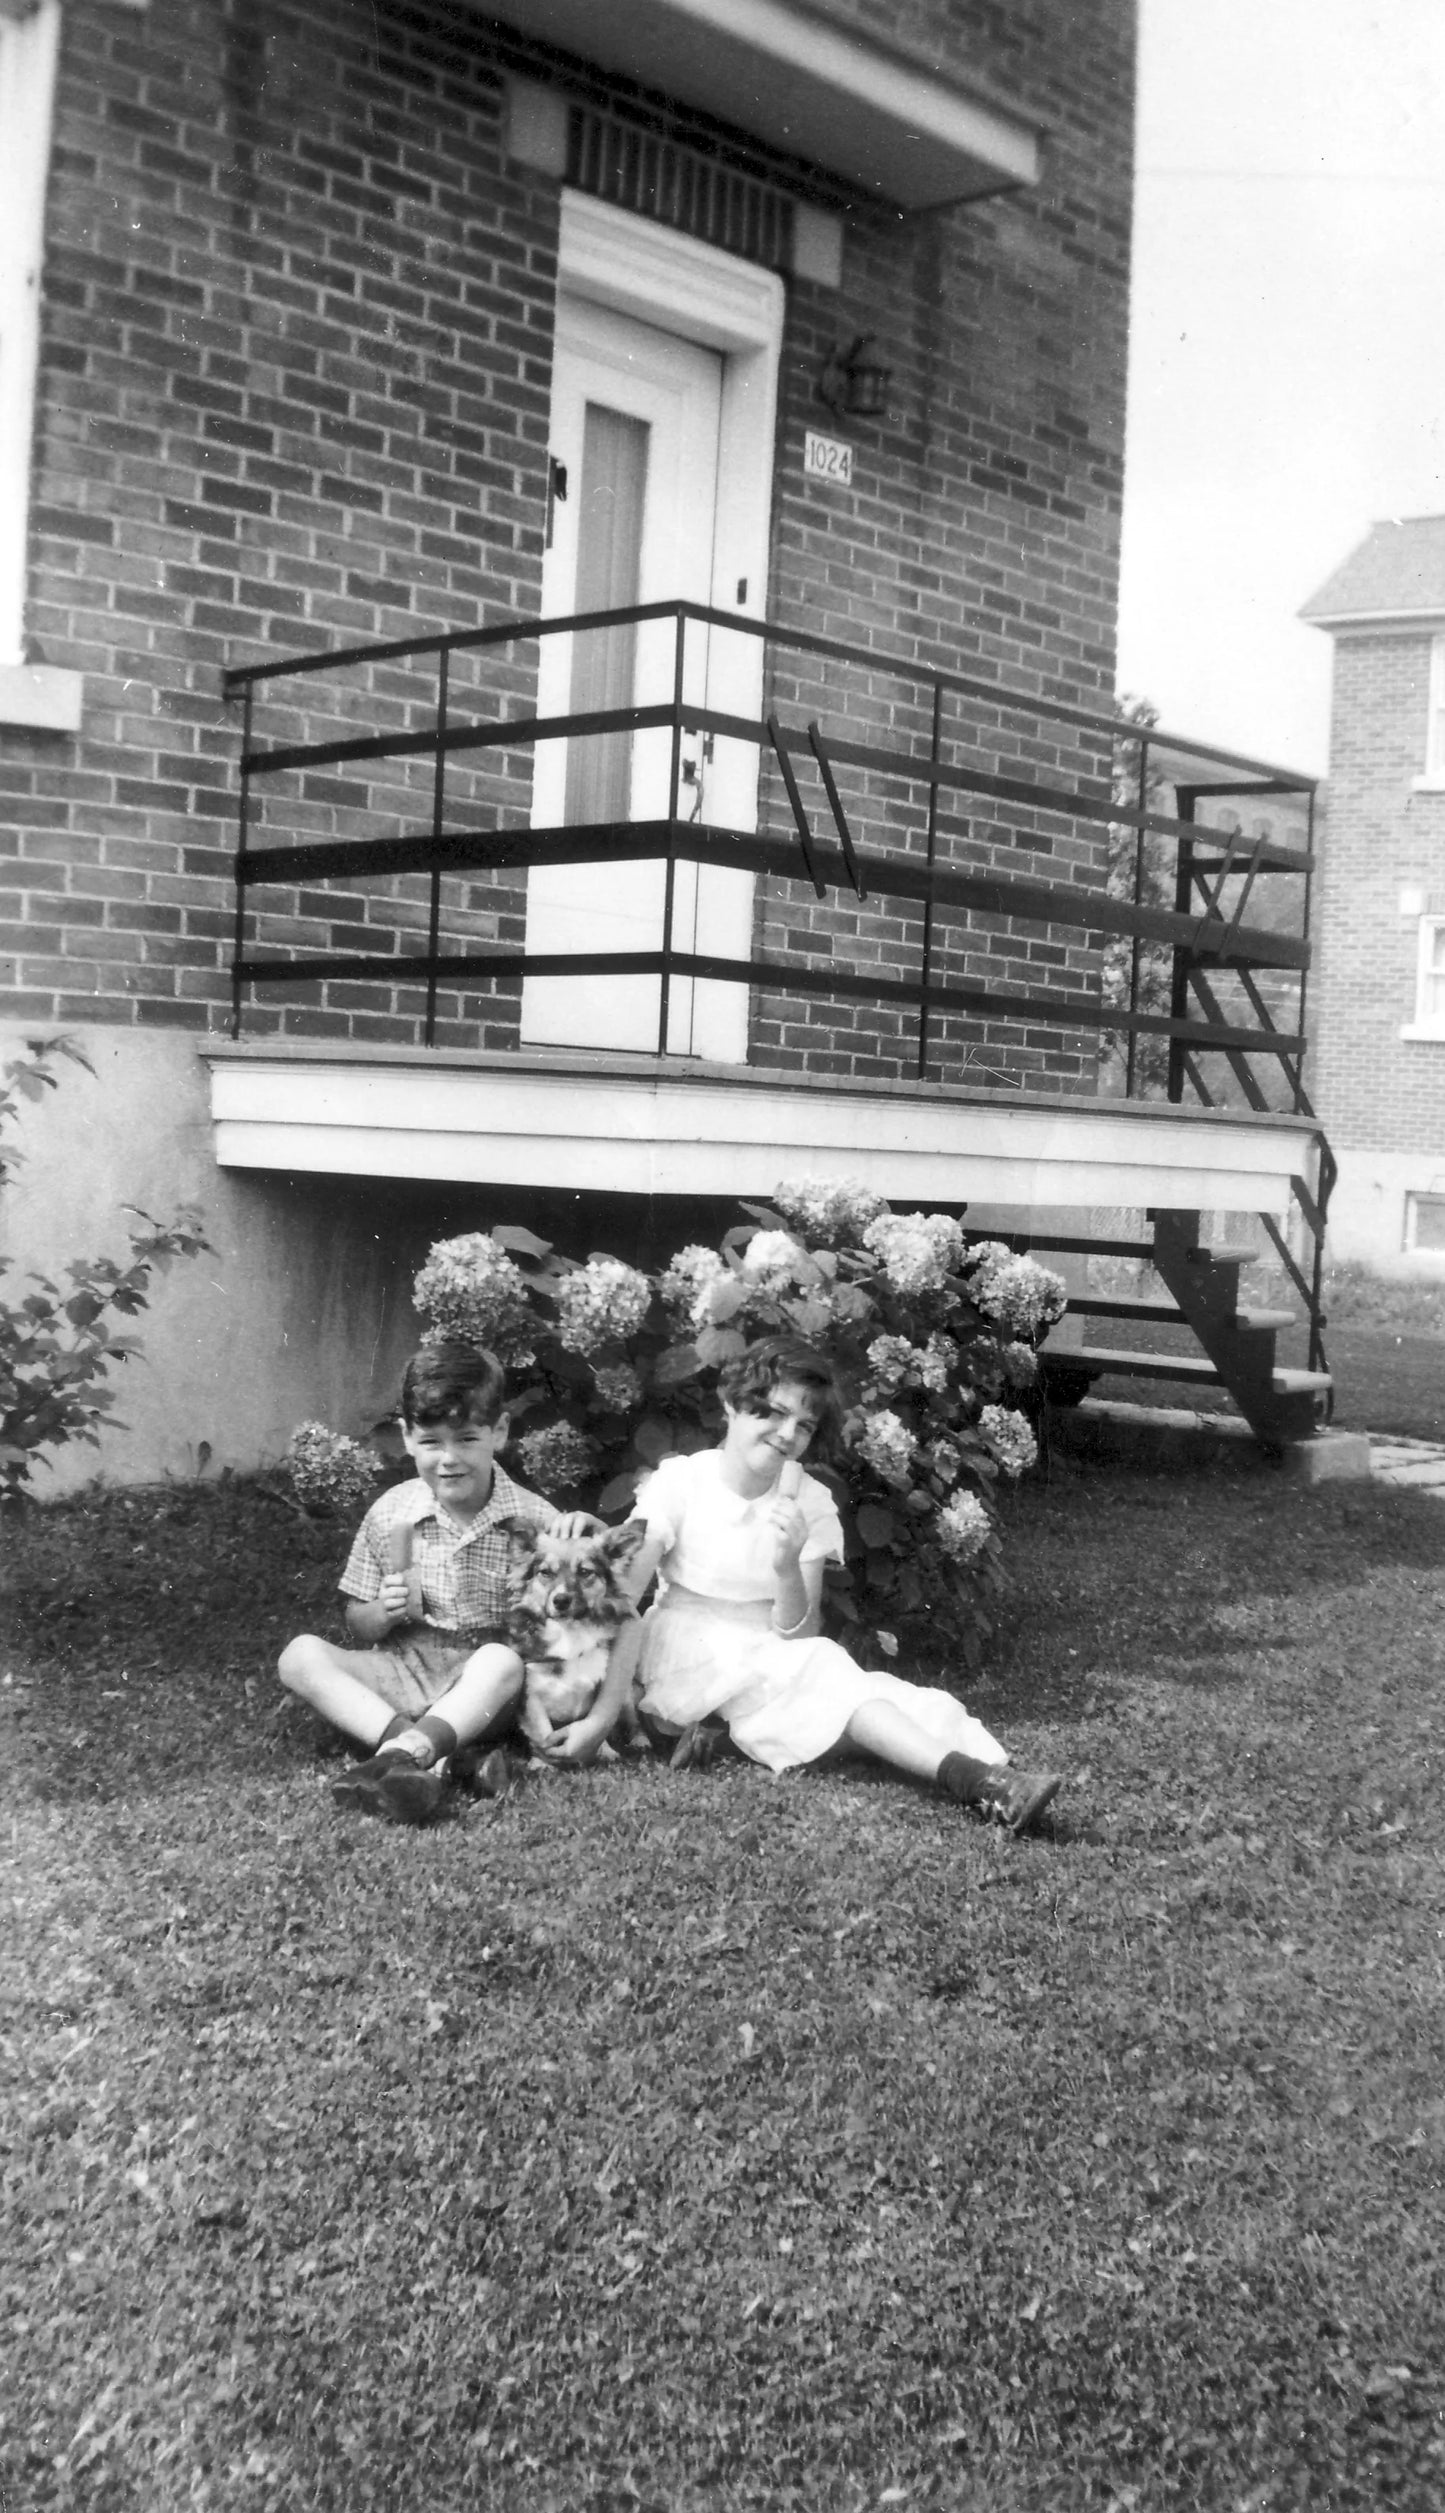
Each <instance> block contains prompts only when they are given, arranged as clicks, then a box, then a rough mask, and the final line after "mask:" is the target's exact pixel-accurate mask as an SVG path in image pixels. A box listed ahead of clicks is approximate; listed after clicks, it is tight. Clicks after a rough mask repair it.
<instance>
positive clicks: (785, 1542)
mask: <svg viewBox="0 0 1445 2513" xmlns="http://www.w3.org/2000/svg"><path fill="white" fill-rule="evenodd" d="M768 1525H769V1527H770V1528H771V1529H772V1532H773V1568H774V1570H775V1571H779V1572H786V1571H795V1570H796V1569H797V1567H798V1562H799V1559H800V1557H801V1554H802V1550H803V1547H804V1545H805V1544H806V1542H807V1540H808V1522H807V1520H806V1519H805V1517H804V1516H803V1513H802V1511H801V1510H800V1509H799V1507H798V1504H797V1502H796V1501H788V1500H784V1499H783V1497H782V1495H781V1493H780V1494H779V1495H778V1497H777V1499H776V1500H775V1501H774V1502H773V1505H772V1507H771V1509H770V1510H769V1511H768Z"/></svg>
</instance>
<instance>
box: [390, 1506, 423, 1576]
mask: <svg viewBox="0 0 1445 2513" xmlns="http://www.w3.org/2000/svg"><path fill="white" fill-rule="evenodd" d="M415 1533H416V1530H415V1528H414V1527H413V1526H412V1523H411V1520H410V1519H407V1520H406V1522H405V1523H404V1525H402V1526H400V1527H393V1528H392V1529H391V1531H390V1533H389V1534H388V1536H387V1539H386V1567H387V1569H388V1570H389V1571H409V1570H410V1569H411V1540H412V1537H413V1535H414V1534H415Z"/></svg>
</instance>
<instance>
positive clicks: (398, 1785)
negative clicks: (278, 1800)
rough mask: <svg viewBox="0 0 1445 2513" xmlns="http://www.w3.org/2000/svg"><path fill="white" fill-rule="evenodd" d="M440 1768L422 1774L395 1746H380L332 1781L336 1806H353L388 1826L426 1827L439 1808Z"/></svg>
mask: <svg viewBox="0 0 1445 2513" xmlns="http://www.w3.org/2000/svg"><path fill="white" fill-rule="evenodd" d="M444 1777H445V1771H444V1766H443V1765H441V1764H439V1763H433V1764H432V1766H431V1768H430V1770H427V1771H423V1769H422V1767H421V1765H420V1763H415V1762H413V1761H412V1758H411V1756H410V1754H404V1753H402V1752H400V1751H399V1749H398V1748H397V1747H396V1746H394V1745H393V1746H384V1747H383V1748H382V1750H381V1752H380V1753H379V1754H373V1755H371V1757H370V1758H369V1760H368V1761H366V1762H364V1763H353V1765H352V1767H351V1769H350V1771H347V1772H343V1774H342V1776H341V1778H340V1779H339V1780H333V1781H332V1784H331V1794H332V1796H333V1797H334V1798H335V1800H336V1803H337V1805H338V1806H356V1807H359V1808H360V1809H361V1811H362V1813H363V1814H366V1815H380V1816H381V1817H382V1819H383V1821H384V1822H386V1823H389V1824H429V1823H431V1822H432V1820H433V1818H434V1817H435V1816H436V1814H437V1813H438V1811H439V1810H440V1807H441V1801H442V1782H443V1779H444Z"/></svg>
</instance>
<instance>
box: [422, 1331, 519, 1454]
mask: <svg viewBox="0 0 1445 2513" xmlns="http://www.w3.org/2000/svg"><path fill="white" fill-rule="evenodd" d="M506 1402H507V1374H506V1372H505V1370H504V1369H503V1368H502V1365H501V1363H500V1361H499V1360H498V1359H497V1356H496V1354H495V1353H494V1352H488V1351H487V1349H486V1347H485V1345H483V1344H464V1343H463V1342H462V1341H461V1339H460V1337H458V1336H449V1337H448V1339H447V1341H446V1342H445V1343H444V1344H423V1346H422V1348H421V1351H420V1352H419V1353H413V1355H412V1357H411V1359H410V1361H409V1362H408V1363H407V1365H406V1371H405V1374H404V1376H403V1378H402V1382H401V1418H402V1421H403V1422H404V1423H405V1424H406V1427H407V1429H408V1431H413V1430H415V1428H416V1426H417V1424H418V1423H433V1422H481V1423H493V1422H495V1421H496V1419H497V1417H498V1415H499V1414H500V1413H501V1412H502V1411H503V1409H504V1408H505V1405H506Z"/></svg>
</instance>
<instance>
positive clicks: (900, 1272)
mask: <svg viewBox="0 0 1445 2513" xmlns="http://www.w3.org/2000/svg"><path fill="white" fill-rule="evenodd" d="M863 1245H864V1247H865V1248H866V1249H867V1250H868V1252H869V1254H870V1255H871V1256H876V1257H877V1258H878V1260H879V1262H880V1263H881V1265H882V1267H883V1271H884V1273H885V1274H886V1275H887V1277H888V1280H889V1282H890V1283H891V1284H892V1285H893V1288H894V1290H895V1291H900V1292H903V1293H906V1294H913V1295H916V1294H917V1293H919V1292H921V1291H941V1290H942V1289H943V1286H944V1283H945V1281H946V1280H947V1277H948V1276H949V1275H950V1274H953V1273H956V1272H957V1271H958V1266H959V1262H960V1260H961V1258H962V1255H963V1232H962V1229H961V1228H960V1226H959V1224H958V1223H957V1222H955V1221H951V1220H950V1218H949V1216H948V1215H947V1214H946V1213H880V1214H879V1215H878V1217H877V1219H876V1220H875V1221H871V1222H870V1223H869V1224H868V1227H867V1229H866V1230H865V1231H864V1233H863Z"/></svg>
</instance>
